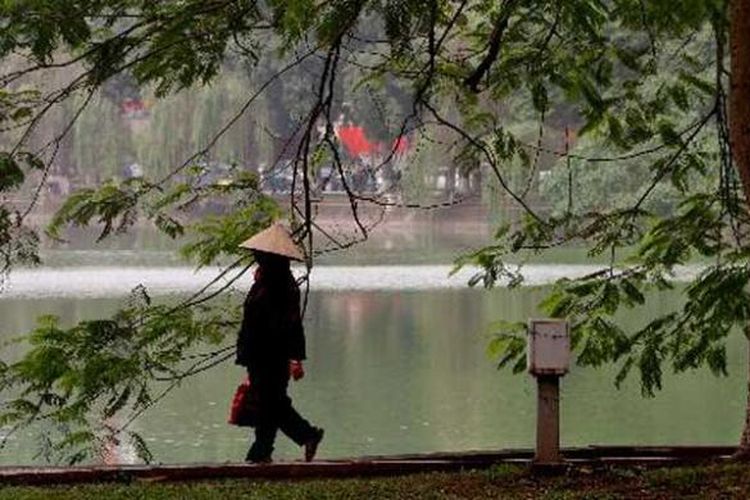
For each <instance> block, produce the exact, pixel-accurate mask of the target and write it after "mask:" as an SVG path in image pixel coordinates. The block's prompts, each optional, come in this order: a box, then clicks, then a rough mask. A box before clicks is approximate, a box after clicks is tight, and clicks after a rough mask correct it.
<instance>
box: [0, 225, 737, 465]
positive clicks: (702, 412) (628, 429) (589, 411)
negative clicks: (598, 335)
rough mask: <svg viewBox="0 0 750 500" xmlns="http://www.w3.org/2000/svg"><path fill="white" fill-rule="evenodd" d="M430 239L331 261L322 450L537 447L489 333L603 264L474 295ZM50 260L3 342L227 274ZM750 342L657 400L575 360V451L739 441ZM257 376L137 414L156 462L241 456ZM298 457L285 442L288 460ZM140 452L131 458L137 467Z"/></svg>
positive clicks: (656, 301) (567, 268) (328, 453)
mask: <svg viewBox="0 0 750 500" xmlns="http://www.w3.org/2000/svg"><path fill="white" fill-rule="evenodd" d="M419 241H420V242H418V243H417V244H415V245H414V246H413V247H410V253H408V254H407V255H418V256H419V258H401V259H399V258H398V252H395V251H387V250H385V249H382V248H381V249H380V250H378V251H379V252H381V253H380V254H378V255H380V257H376V258H370V259H369V260H368V259H367V258H364V257H362V256H361V254H360V256H359V257H357V258H354V257H351V256H349V257H347V256H344V257H343V258H342V259H341V261H340V262H337V261H331V260H329V261H328V262H327V264H328V265H326V266H320V267H318V268H317V269H316V270H315V272H314V274H313V276H312V278H311V288H312V292H311V295H310V304H309V310H308V315H307V317H306V318H305V327H306V333H307V340H308V357H309V360H308V362H307V364H306V370H307V376H306V378H305V379H304V380H303V381H301V382H299V383H296V384H293V385H292V389H291V393H292V395H293V399H294V402H295V405H296V406H297V408H298V409H299V410H300V411H301V413H303V414H304V415H305V416H306V417H308V418H309V419H310V420H312V421H313V422H314V423H316V424H319V425H321V426H323V427H325V429H326V438H325V441H324V443H323V446H322V448H321V450H320V456H321V457H324V458H332V457H350V456H361V455H372V454H392V453H416V452H432V451H458V450H481V449H499V448H513V447H532V446H533V443H534V418H535V389H534V385H533V380H532V379H530V377H529V376H528V375H526V374H521V375H512V374H510V372H508V371H498V370H496V369H495V367H494V365H493V362H492V361H491V360H490V359H489V358H488V357H487V355H486V353H485V348H486V345H487V332H488V326H489V324H490V323H491V322H492V321H495V320H498V319H506V320H525V319H527V318H529V317H534V316H538V315H539V312H538V311H537V309H536V304H537V303H538V302H539V301H540V299H541V298H542V297H543V296H544V294H545V288H544V286H543V285H544V284H545V283H549V282H551V281H553V280H554V279H557V278H559V277H560V276H563V275H571V276H572V275H578V274H580V273H582V272H587V271H589V270H591V269H593V268H595V267H596V266H597V263H596V262H592V263H587V264H577V265H576V264H571V263H566V264H560V265H554V264H537V265H534V266H531V267H529V282H530V283H532V284H536V285H540V286H533V287H532V286H529V287H525V288H521V289H515V290H507V289H502V288H501V289H496V290H491V291H486V290H475V289H469V288H467V287H466V286H465V283H466V279H467V277H468V276H469V275H470V273H471V271H470V270H467V271H464V272H463V274H459V275H457V276H454V277H452V278H449V277H448V272H449V271H450V269H451V266H450V258H446V255H447V254H446V253H440V252H433V253H431V251H432V250H431V249H432V248H434V247H433V245H435V244H436V243H435V242H434V241H432V240H430V239H427V240H419ZM425 241H427V243H424V242H425ZM438 243H439V242H438ZM459 247H460V245H456V246H454V247H450V246H449V248H452V249H453V250H454V251H455V250H456V249H457V248H459ZM149 252H151V253H149ZM394 252H395V253H396V255H394ZM376 254H377V252H376ZM47 256H48V258H49V267H46V268H42V269H36V270H18V271H17V272H15V273H14V274H13V275H12V277H11V281H10V283H8V284H6V289H5V291H4V292H3V293H2V294H0V340H1V339H7V338H10V337H12V336H13V335H15V334H18V333H22V332H25V331H28V330H29V329H31V328H32V327H33V324H34V318H35V317H36V316H37V315H39V314H56V315H58V316H60V317H61V318H62V320H63V321H64V322H65V323H67V324H71V323H73V322H75V321H79V320H82V319H91V318H96V317H103V316H105V315H106V314H107V313H108V312H111V311H113V310H114V309H115V308H116V307H117V306H118V304H120V302H121V301H122V300H123V295H124V294H125V293H127V291H128V290H129V289H130V288H132V286H135V285H137V284H138V283H141V282H142V283H144V284H146V285H147V286H149V289H150V290H152V293H155V294H157V295H163V296H179V295H182V294H185V293H189V292H191V291H194V290H196V289H197V288H200V286H201V285H202V284H204V283H205V282H206V280H207V279H210V277H211V276H212V275H213V272H214V270H212V269H206V270H203V271H201V272H199V273H195V272H193V271H192V270H191V269H189V268H186V267H179V266H177V264H178V261H177V260H176V259H175V258H174V255H173V254H172V253H171V251H170V250H169V249H156V250H154V249H146V250H133V249H132V248H110V249H107V250H104V251H91V250H86V249H60V250H56V251H52V252H49V253H48V255H47ZM357 259H364V260H363V262H367V263H377V264H379V265H376V266H372V265H371V266H361V265H360V264H361V263H362V262H359V261H357ZM399 263H400V264H399ZM397 264H398V265H397ZM413 264H419V265H413ZM245 281H246V279H243V280H242V282H241V283H244V285H245V286H240V288H241V289H242V288H246V283H245ZM679 300H680V299H679V294H678V293H677V292H671V293H668V294H663V295H659V296H654V297H652V299H651V300H649V303H648V306H647V307H646V308H645V309H643V310H640V311H639V312H638V313H637V314H635V315H632V316H623V317H622V318H621V320H622V321H623V323H624V324H625V325H627V326H631V327H634V326H636V325H637V324H640V323H641V322H643V321H645V320H646V319H647V318H648V317H649V316H654V315H656V314H657V313H658V312H659V311H661V310H666V309H668V308H672V307H675V306H676V305H678V304H679ZM743 342H744V341H742V340H741V339H740V338H734V339H732V341H731V345H730V350H729V352H730V359H729V371H730V376H729V377H728V378H716V377H713V376H712V375H711V374H710V373H708V372H707V371H698V372H693V373H688V374H683V375H679V376H673V375H671V374H667V375H666V378H665V383H664V390H663V391H662V392H660V393H659V394H658V395H657V397H656V398H654V399H644V398H642V397H641V395H640V390H639V387H638V384H637V380H636V379H631V380H629V381H628V382H627V383H626V384H625V386H624V387H623V388H622V389H621V390H619V391H618V390H616V389H615V388H614V386H613V376H614V373H615V371H616V369H615V367H606V368H603V369H582V368H578V367H574V368H573V370H572V371H571V373H570V374H569V375H568V376H566V377H565V378H564V380H563V382H562V410H561V411H562V423H561V432H562V442H563V445H564V446H579V445H588V444H652V445H657V444H732V443H735V442H736V441H737V439H738V437H739V433H740V430H741V424H742V419H743V412H744V402H745V393H744V391H745V379H746V378H745V363H746V354H745V348H744V343H743ZM10 354H12V353H10ZM665 371H666V372H668V371H669V370H668V369H666V370H665ZM242 375H243V373H242V370H241V369H240V368H239V367H236V366H234V365H232V364H231V362H228V363H226V364H224V365H221V366H219V367H217V368H215V369H213V370H211V371H209V372H206V373H204V374H201V375H199V376H197V377H196V378H193V379H190V380H188V381H186V382H185V383H184V384H183V385H182V386H181V387H180V388H178V389H177V390H175V391H174V392H173V393H171V394H170V396H168V398H167V399H165V400H164V401H163V402H162V403H161V404H160V405H158V406H157V407H155V408H153V409H152V410H151V411H150V412H149V413H147V414H145V415H144V416H143V417H142V418H141V419H140V420H138V421H137V422H136V424H135V427H134V428H135V430H137V431H139V432H140V433H141V434H142V435H143V436H144V437H145V438H146V440H147V441H148V443H149V445H150V447H151V449H152V451H153V452H154V455H155V457H156V460H157V461H161V462H223V461H237V460H240V459H241V458H242V457H243V456H244V453H245V451H246V449H247V446H248V432H247V431H245V430H243V429H239V428H235V427H231V426H228V425H227V424H226V423H225V422H226V417H227V411H228V406H229V400H230V398H231V396H232V394H233V392H234V389H235V387H236V385H237V383H238V382H239V380H240V378H241V377H242ZM34 445H35V438H34V436H33V435H27V434H23V433H21V434H18V435H16V436H15V437H14V439H13V440H11V441H10V442H9V445H8V447H7V448H6V449H5V450H3V451H2V452H0V463H2V464H22V463H33V455H34ZM299 457H300V450H299V449H297V448H296V447H295V446H294V445H292V444H291V443H290V442H289V441H288V440H287V439H286V438H285V437H283V436H280V437H279V439H278V440H277V449H276V453H275V458H277V459H297V458H299ZM132 459H133V457H132V455H131V454H130V453H129V451H128V450H127V449H123V450H121V460H122V461H124V462H127V461H130V460H132Z"/></svg>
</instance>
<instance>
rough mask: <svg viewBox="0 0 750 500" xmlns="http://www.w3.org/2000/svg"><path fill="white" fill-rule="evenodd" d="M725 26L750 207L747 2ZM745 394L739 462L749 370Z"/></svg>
mask: <svg viewBox="0 0 750 500" xmlns="http://www.w3.org/2000/svg"><path fill="white" fill-rule="evenodd" d="M729 23H730V28H729V44H730V51H731V52H730V56H731V74H732V76H731V80H730V90H729V131H730V142H731V147H732V155H733V157H734V161H735V165H736V167H737V171H738V172H739V174H740V179H741V181H742V189H743V192H744V194H745V201H746V203H747V204H748V205H750V0H731V1H730V4H729ZM745 336H746V337H747V340H748V346H749V349H748V355H749V356H750V325H748V326H747V327H746V330H745ZM748 364H749V365H750V358H749V359H748ZM747 392H748V394H747V398H748V399H747V407H746V409H745V426H744V429H743V431H742V437H741V438H740V444H739V448H738V449H737V454H736V455H735V456H736V457H737V458H742V459H750V370H748V386H747Z"/></svg>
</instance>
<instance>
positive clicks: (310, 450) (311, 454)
mask: <svg viewBox="0 0 750 500" xmlns="http://www.w3.org/2000/svg"><path fill="white" fill-rule="evenodd" d="M321 441H323V429H320V428H318V427H313V436H312V437H311V438H310V439H308V440H307V442H306V443H305V462H312V460H313V458H315V453H316V452H317V451H318V445H319V444H320V442H321Z"/></svg>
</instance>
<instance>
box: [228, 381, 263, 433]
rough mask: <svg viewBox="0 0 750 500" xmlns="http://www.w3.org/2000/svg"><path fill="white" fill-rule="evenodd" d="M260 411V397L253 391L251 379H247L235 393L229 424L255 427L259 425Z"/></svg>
mask: <svg viewBox="0 0 750 500" xmlns="http://www.w3.org/2000/svg"><path fill="white" fill-rule="evenodd" d="M258 411H259V409H258V397H257V395H256V394H255V391H253V390H252V383H251V382H250V377H247V378H245V380H244V381H243V382H242V383H241V384H240V385H238V386H237V390H236V391H234V397H233V398H232V406H231V408H230V409H229V420H228V423H230V424H231V425H237V426H240V427H255V426H256V425H257V424H258Z"/></svg>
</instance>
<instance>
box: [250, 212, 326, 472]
mask: <svg viewBox="0 0 750 500" xmlns="http://www.w3.org/2000/svg"><path fill="white" fill-rule="evenodd" d="M240 246H241V247H243V248H247V249H250V250H252V252H253V256H254V257H255V262H256V264H257V270H256V271H255V282H254V283H253V286H252V288H251V289H250V292H249V293H248V294H247V298H246V299H245V303H244V309H243V318H242V326H241V328H240V332H239V335H238V337H237V359H236V361H235V362H236V364H238V365H241V366H244V367H246V368H247V371H248V375H249V377H250V381H251V382H250V383H251V391H253V394H254V397H256V398H257V402H258V423H257V425H256V426H255V441H254V442H253V444H252V446H251V447H250V450H249V451H248V452H247V456H246V457H245V460H246V461H248V462H255V463H268V462H271V455H272V453H273V444H274V441H275V439H276V434H277V431H278V430H279V429H280V430H281V431H282V432H283V433H284V434H286V435H287V436H288V437H289V438H290V439H291V440H292V441H294V442H295V443H297V445H299V446H302V447H304V451H305V461H308V462H309V461H311V460H312V459H313V458H314V457H315V453H316V452H317V449H318V446H319V445H320V442H321V440H322V439H323V429H321V428H318V427H314V426H312V425H311V424H310V423H309V422H308V421H307V420H305V419H304V418H302V416H301V415H300V414H299V413H297V411H296V410H295V409H294V407H293V406H292V401H291V399H290V398H289V396H288V395H287V387H288V385H289V379H290V378H293V379H294V380H295V381H296V380H300V379H301V378H302V377H304V376H305V370H304V367H303V361H304V360H305V358H306V355H305V354H306V353H305V335H304V331H303V327H302V317H301V314H300V292H299V287H298V286H297V283H296V281H295V279H294V277H293V276H292V273H291V270H290V260H292V259H293V260H300V261H301V260H304V256H303V254H302V252H301V250H300V249H299V247H298V246H297V245H296V244H295V243H294V241H293V240H292V238H291V236H290V235H289V233H288V232H287V230H286V229H285V228H284V227H283V226H282V225H281V224H278V223H275V224H273V225H271V226H270V227H269V228H268V229H266V230H264V231H261V232H260V233H258V234H256V235H255V236H253V237H252V238H250V239H249V240H247V241H245V242H243V243H242V244H240Z"/></svg>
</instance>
